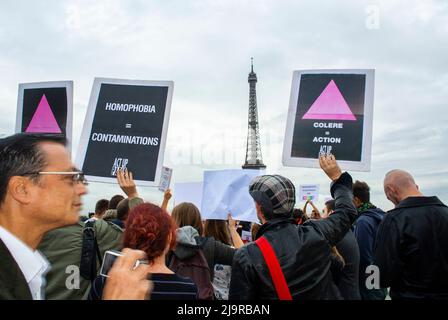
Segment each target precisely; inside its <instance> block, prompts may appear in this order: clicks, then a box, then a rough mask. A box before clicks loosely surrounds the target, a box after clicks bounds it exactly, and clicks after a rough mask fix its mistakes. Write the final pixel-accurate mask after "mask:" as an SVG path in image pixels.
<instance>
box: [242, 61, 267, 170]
mask: <svg viewBox="0 0 448 320" xmlns="http://www.w3.org/2000/svg"><path fill="white" fill-rule="evenodd" d="M248 82H249V122H248V133H247V146H246V161H245V163H244V165H243V169H262V168H266V166H265V165H264V164H263V159H262V157H261V145H260V133H259V131H258V111H257V91H256V89H255V87H256V85H257V74H256V73H255V72H254V59H253V58H251V71H250V73H249V78H248Z"/></svg>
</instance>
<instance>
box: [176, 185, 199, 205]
mask: <svg viewBox="0 0 448 320" xmlns="http://www.w3.org/2000/svg"><path fill="white" fill-rule="evenodd" d="M182 202H190V203H193V204H194V205H195V206H196V207H198V209H199V210H201V206H202V182H185V183H175V184H174V204H175V205H178V204H179V203H182Z"/></svg>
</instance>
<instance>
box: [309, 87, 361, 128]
mask: <svg viewBox="0 0 448 320" xmlns="http://www.w3.org/2000/svg"><path fill="white" fill-rule="evenodd" d="M302 119H316V120H348V121H356V117H355V116H354V115H353V113H352V111H351V110H350V107H349V106H348V104H347V102H346V101H345V99H344V97H343V96H342V94H341V91H339V89H338V87H337V85H336V83H335V82H334V80H333V79H332V80H331V81H330V82H329V83H328V85H327V86H326V87H325V89H324V90H323V91H322V93H321V94H320V96H319V97H318V98H317V99H316V101H314V103H313V104H312V105H311V108H310V109H309V110H308V111H307V113H305V115H304V116H303V118H302Z"/></svg>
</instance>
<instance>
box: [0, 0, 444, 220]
mask: <svg viewBox="0 0 448 320" xmlns="http://www.w3.org/2000/svg"><path fill="white" fill-rule="evenodd" d="M92 2H93V1H87V0H72V1H24V0H15V1H2V2H1V3H0V24H1V28H0V70H1V73H0V111H1V114H2V117H0V134H11V133H13V132H14V129H15V128H14V127H15V117H16V105H17V89H18V83H26V82H39V81H54V80H73V81H74V135H73V146H74V149H73V150H74V153H76V149H77V146H78V140H79V137H80V134H81V129H82V124H83V121H84V117H85V114H86V108H87V104H88V99H89V96H90V91H91V86H92V83H93V79H94V77H113V78H123V79H141V80H173V81H174V83H175V85H174V96H173V104H172V110H171V119H170V125H169V130H168V140H167V147H166V153H165V165H166V166H169V167H172V168H173V169H174V176H173V182H189V181H201V180H202V173H203V170H206V169H221V168H240V166H241V165H242V164H243V162H244V156H245V143H246V135H247V115H248V91H249V87H248V83H247V74H248V72H249V71H250V57H254V69H255V72H256V73H257V76H258V85H257V95H258V96H257V98H258V112H259V114H258V115H259V120H260V134H261V138H262V142H261V144H262V154H263V159H264V162H265V164H266V165H267V172H268V173H279V174H282V175H285V176H287V177H289V178H291V180H293V182H294V183H295V184H296V185H297V186H298V185H299V184H305V183H319V184H320V185H321V201H320V202H319V204H320V205H322V201H323V199H324V197H325V196H326V195H328V194H329V192H328V186H329V183H328V180H327V179H326V178H325V176H324V174H323V173H322V172H321V171H320V170H318V169H304V168H286V167H283V166H282V165H281V153H282V146H283V137H284V132H285V125H286V113H287V110H288V105H289V96H290V89H291V80H292V72H293V70H300V69H314V68H319V69H323V68H368V69H375V72H376V74H375V101H374V123H373V146H372V170H371V172H369V173H358V172H352V175H353V176H354V178H355V179H360V180H364V181H366V182H368V183H369V184H370V185H371V188H372V193H373V195H372V202H373V203H375V204H377V205H379V206H381V207H383V208H384V209H391V208H392V204H391V203H390V202H388V200H387V199H386V198H385V196H384V193H383V188H382V180H383V177H384V174H385V173H386V172H387V171H389V170H391V169H395V168H401V169H405V170H408V171H410V172H411V173H412V174H413V175H414V176H415V179H416V181H417V184H418V185H419V186H420V189H421V190H422V191H423V192H424V193H425V194H426V195H437V196H439V197H440V198H441V199H442V201H444V202H445V203H448V163H447V159H448V145H447V142H446V139H447V138H448V125H447V123H448V64H447V62H448V58H447V57H448V41H447V36H448V2H447V1H445V0H440V1H436V0H427V1H425V0H407V1H392V0H387V1H377V0H370V1H360V0H353V1H348V0H346V1H331V0H329V1H298V0H291V1H278V0H275V1H274V0H272V1H271V0H266V1H263V0H257V1H255V0H251V1H248V0H209V1H187V0H178V1H145V0H136V1H130V0H126V1H125V0H122V1H120V0H109V1H95V2H94V3H92ZM89 189H90V193H89V195H88V196H86V198H85V207H84V211H83V212H84V213H86V212H88V211H93V207H94V204H95V201H96V200H97V199H99V198H102V197H104V198H110V196H111V195H112V194H114V193H119V191H120V190H119V188H118V187H117V186H111V185H104V184H98V183H92V184H91V185H90V188H89ZM141 193H142V194H143V195H144V196H145V198H147V199H148V200H151V201H155V202H160V201H161V198H162V194H161V193H160V192H158V191H156V190H154V189H149V188H144V189H143V188H142V189H141Z"/></svg>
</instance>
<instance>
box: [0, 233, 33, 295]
mask: <svg viewBox="0 0 448 320" xmlns="http://www.w3.org/2000/svg"><path fill="white" fill-rule="evenodd" d="M32 299H33V297H32V296H31V292H30V289H29V287H28V283H27V282H26V280H25V276H24V275H23V273H22V271H21V270H20V268H19V266H18V265H17V262H16V261H15V260H14V258H13V256H12V255H11V253H10V252H9V250H8V248H7V247H6V246H5V244H4V243H3V241H2V240H0V300H32Z"/></svg>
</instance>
